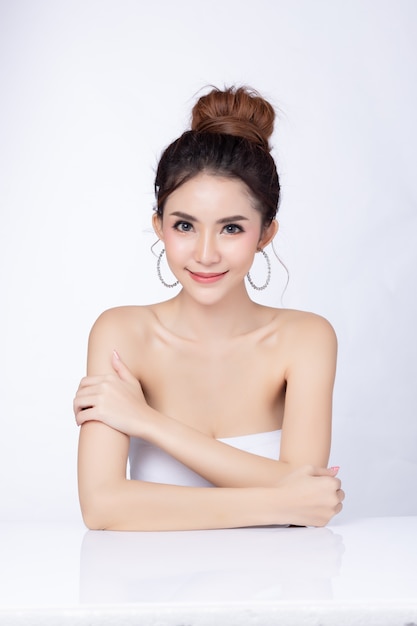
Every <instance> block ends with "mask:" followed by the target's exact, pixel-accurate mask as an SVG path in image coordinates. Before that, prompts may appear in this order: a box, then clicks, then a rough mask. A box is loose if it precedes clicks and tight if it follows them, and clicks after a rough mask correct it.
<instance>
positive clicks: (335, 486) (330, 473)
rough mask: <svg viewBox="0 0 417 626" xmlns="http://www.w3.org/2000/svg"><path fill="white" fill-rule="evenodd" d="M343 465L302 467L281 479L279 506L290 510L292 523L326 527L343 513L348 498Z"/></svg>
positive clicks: (281, 508)
mask: <svg viewBox="0 0 417 626" xmlns="http://www.w3.org/2000/svg"><path fill="white" fill-rule="evenodd" d="M338 469H339V468H329V469H325V468H316V467H312V466H304V467H300V468H299V469H297V470H294V471H293V472H291V473H290V474H287V476H285V477H284V478H282V479H281V480H280V482H279V485H278V489H279V492H280V500H279V508H280V514H281V512H282V510H285V511H286V516H287V517H288V522H287V523H289V524H294V525H295V526H325V525H326V524H328V522H329V521H330V520H331V519H332V517H333V516H334V515H336V514H337V513H340V511H341V510H342V508H343V505H342V502H343V500H344V498H345V494H344V491H343V490H342V489H341V482H340V480H339V478H336V474H337V472H338Z"/></svg>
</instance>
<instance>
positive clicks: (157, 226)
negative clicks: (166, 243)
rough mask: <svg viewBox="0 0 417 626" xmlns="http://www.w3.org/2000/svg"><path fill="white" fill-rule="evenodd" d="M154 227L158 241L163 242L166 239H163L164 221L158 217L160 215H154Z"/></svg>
mask: <svg viewBox="0 0 417 626" xmlns="http://www.w3.org/2000/svg"><path fill="white" fill-rule="evenodd" d="M152 226H153V229H154V231H155V234H156V236H157V237H158V239H160V240H161V241H163V240H164V237H163V230H162V219H161V217H160V216H159V215H158V213H154V214H153V215H152Z"/></svg>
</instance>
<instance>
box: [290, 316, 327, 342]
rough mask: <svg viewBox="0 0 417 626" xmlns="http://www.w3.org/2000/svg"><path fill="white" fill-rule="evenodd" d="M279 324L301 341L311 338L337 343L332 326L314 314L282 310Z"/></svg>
mask: <svg viewBox="0 0 417 626" xmlns="http://www.w3.org/2000/svg"><path fill="white" fill-rule="evenodd" d="M280 322H281V324H282V325H283V328H285V330H286V331H287V332H288V333H289V334H291V335H294V336H295V337H300V338H301V339H303V340H305V339H307V338H308V337H311V338H312V339H314V338H321V339H323V340H326V339H327V340H328V341H330V342H336V341H337V339H336V333H335V330H334V328H333V326H332V325H331V324H330V322H329V321H328V320H327V319H326V318H324V317H322V316H321V315H317V314H316V313H310V312H307V311H296V310H294V309H282V310H281V315H280Z"/></svg>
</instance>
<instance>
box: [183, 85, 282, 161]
mask: <svg viewBox="0 0 417 626" xmlns="http://www.w3.org/2000/svg"><path fill="white" fill-rule="evenodd" d="M274 120H275V111H274V109H273V108H272V106H271V105H270V104H269V102H267V101H266V100H264V98H262V96H260V95H259V94H258V92H256V91H255V90H254V89H250V88H249V87H238V88H235V87H228V88H226V89H225V90H224V91H221V90H220V89H217V88H214V89H213V90H212V91H210V92H209V93H208V94H206V95H205V96H202V97H201V98H200V99H199V100H198V101H197V103H196V104H195V105H194V107H193V109H192V120H191V130H194V131H199V132H206V133H224V134H226V135H235V136H238V137H245V138H246V139H248V140H249V141H252V142H253V143H256V144H258V145H260V146H261V147H262V148H264V149H265V150H268V151H270V150H271V148H270V145H269V141H268V140H269V138H270V137H271V135H272V133H273V130H274Z"/></svg>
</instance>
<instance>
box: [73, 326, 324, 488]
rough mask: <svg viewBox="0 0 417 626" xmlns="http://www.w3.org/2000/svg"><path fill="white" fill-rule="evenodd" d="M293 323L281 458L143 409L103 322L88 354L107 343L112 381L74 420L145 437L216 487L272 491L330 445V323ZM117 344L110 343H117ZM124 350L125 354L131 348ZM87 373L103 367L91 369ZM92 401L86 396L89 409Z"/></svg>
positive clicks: (317, 460) (319, 462) (320, 462)
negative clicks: (237, 445)
mask: <svg viewBox="0 0 417 626" xmlns="http://www.w3.org/2000/svg"><path fill="white" fill-rule="evenodd" d="M294 326H295V328H294V329H293V330H291V328H290V330H289V332H287V334H286V336H287V340H286V345H284V346H283V347H282V348H283V349H285V350H286V353H288V357H287V359H286V360H287V362H288V368H287V373H286V379H287V391H286V403H285V414H284V422H283V432H282V446H281V459H280V461H274V460H271V459H266V458H263V457H260V456H256V455H253V454H249V453H247V452H243V451H241V450H237V449H235V448H232V447H231V446H228V445H226V444H224V443H221V442H219V441H216V440H215V439H213V438H211V437H209V436H206V435H204V434H203V433H201V432H199V431H197V430H195V429H193V428H191V427H189V426H186V425H184V424H182V423H180V422H178V421H177V420H175V419H172V418H169V417H167V416H165V415H162V414H161V413H159V412H158V411H155V410H154V409H152V408H151V407H149V406H148V405H147V404H146V402H145V400H144V398H143V394H142V393H141V390H140V385H139V383H138V381H137V380H136V379H135V377H134V376H133V375H132V374H131V373H130V371H129V370H128V369H127V367H126V366H125V365H124V363H122V362H121V361H119V360H118V359H117V358H115V357H114V356H113V358H112V359H110V358H109V356H108V355H109V354H111V349H110V345H109V344H110V342H109V341H108V339H107V337H108V334H109V330H108V328H107V326H106V325H105V324H104V327H103V324H101V325H100V326H99V328H98V329H96V332H94V333H92V336H91V338H90V344H92V345H91V346H90V347H91V350H90V353H92V354H95V353H97V351H98V349H102V348H101V347H102V346H103V345H104V344H106V343H107V344H108V346H109V347H108V350H107V356H105V355H104V354H103V355H102V357H101V358H102V359H103V360H104V361H107V363H106V368H107V371H108V372H110V371H112V372H113V374H112V378H110V379H109V381H107V382H108V385H107V387H108V388H107V390H104V391H103V390H101V391H100V393H101V394H102V395H104V394H107V397H106V398H105V401H104V403H102V406H99V405H98V403H97V406H96V407H95V409H94V411H89V410H88V411H86V412H85V413H84V412H83V413H82V414H81V415H80V419H79V423H82V422H83V421H85V420H91V419H99V420H101V421H103V422H105V423H107V424H108V425H109V426H111V427H112V428H114V429H117V430H119V431H121V432H122V433H126V434H128V435H131V436H137V437H142V438H144V439H147V440H148V441H150V442H152V443H154V444H156V445H158V446H159V447H161V448H162V449H164V450H165V451H166V452H167V453H169V454H171V455H172V456H174V457H175V458H177V459H178V460H179V461H181V462H182V463H184V464H185V465H187V466H188V467H190V468H191V469H193V470H194V471H196V472H197V473H199V474H200V475H202V476H204V478H206V479H207V480H209V481H210V482H212V483H213V484H215V485H217V486H220V487H255V486H264V487H265V486H274V485H276V484H278V482H279V480H280V479H281V478H282V477H283V476H285V475H287V474H288V473H289V472H291V471H292V470H294V469H295V468H297V467H300V466H302V465H305V464H310V465H313V466H318V467H324V466H326V464H327V461H328V455H329V448H330V435H331V404H332V389H333V382H334V373H335V361H336V339H335V335H334V331H333V329H332V328H331V326H330V325H329V324H328V323H327V322H326V321H325V320H324V319H323V318H320V317H318V316H306V317H303V318H302V323H300V321H298V323H297V324H294ZM121 341H122V339H121V338H116V337H115V338H114V342H115V343H117V344H118V345H120V342H121ZM96 344H97V347H96V348H94V346H95V345H96ZM122 348H123V350H124V352H126V353H127V354H129V346H122ZM89 358H90V360H91V359H93V357H92V356H91V357H89ZM91 371H92V373H94V372H95V371H103V368H102V367H101V366H100V367H99V368H98V369H97V368H95V369H94V368H92V367H89V373H90V372H91ZM115 371H116V372H117V375H116V374H115ZM96 382H97V384H100V385H101V384H102V383H101V378H100V377H98V378H89V379H88V385H87V387H86V388H85V390H84V391H85V393H87V392H88V393H91V392H90V386H91V384H93V383H94V384H96ZM111 383H113V387H112V386H111ZM137 394H139V396H140V397H138V396H137ZM93 402H94V399H92V398H89V401H88V402H87V404H90V403H91V404H92V403H93ZM126 454H127V452H126Z"/></svg>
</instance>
